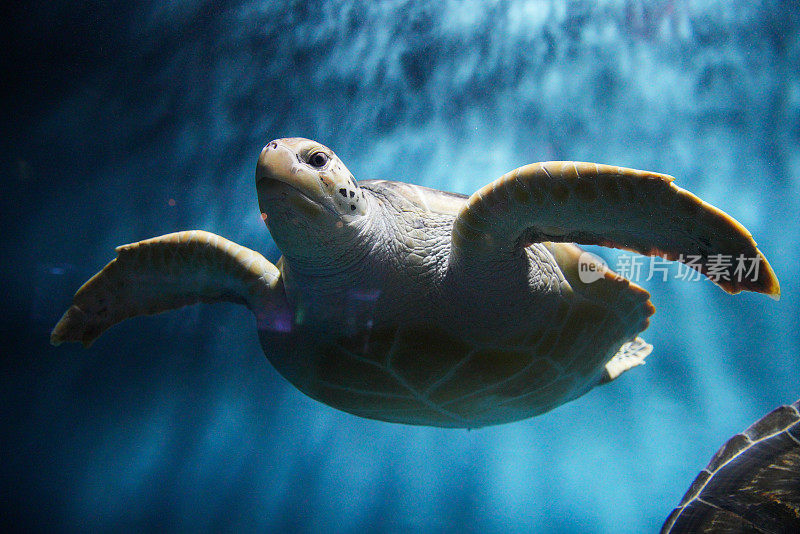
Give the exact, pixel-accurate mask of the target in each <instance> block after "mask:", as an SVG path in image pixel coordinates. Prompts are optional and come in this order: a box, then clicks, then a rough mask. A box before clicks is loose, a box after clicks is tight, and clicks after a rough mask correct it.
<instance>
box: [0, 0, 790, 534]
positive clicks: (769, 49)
mask: <svg viewBox="0 0 800 534" xmlns="http://www.w3.org/2000/svg"><path fill="white" fill-rule="evenodd" d="M7 27H8V30H7V31H6V32H4V34H5V35H3V36H2V37H0V42H2V49H3V51H4V54H3V55H2V57H0V63H2V71H3V78H4V81H3V84H2V85H3V89H2V91H3V106H2V115H0V121H1V122H2V131H3V142H2V145H0V146H2V148H0V151H1V153H0V172H2V179H3V184H4V186H5V187H4V190H3V194H2V210H1V211H0V219H1V220H2V225H3V226H2V228H3V232H4V237H5V242H4V247H3V252H2V254H0V269H2V281H3V299H2V300H0V306H2V310H1V312H2V313H0V325H2V332H3V337H4V340H5V350H4V351H3V352H4V356H3V358H2V361H3V373H2V388H1V390H0V391H1V393H0V401H1V402H2V406H3V439H2V450H3V461H2V463H0V475H2V481H3V499H2V501H3V508H4V511H3V515H4V517H5V523H6V524H9V525H13V526H15V527H17V528H18V529H20V530H23V529H24V530H31V529H46V530H49V531H81V532H84V531H98V530H133V531H142V530H163V529H166V530H231V531H243V530H244V531H252V530H264V531H276V532H287V531H300V532H313V531H320V530H327V531H332V532H358V531H388V532H401V531H403V532H405V531H408V530H409V529H410V530H423V531H433V532H440V531H441V532H447V531H455V530H458V531H463V530H466V531H475V532H509V531H537V532H538V531H541V532H652V531H655V530H657V529H658V527H659V526H660V525H661V523H662V522H663V520H664V519H665V518H666V517H667V515H668V514H669V512H670V511H671V509H672V508H673V507H674V506H675V505H676V504H677V502H678V501H679V499H680V498H681V496H682V495H683V493H684V491H685V490H686V488H687V486H688V484H689V483H690V482H691V481H692V479H693V478H694V477H695V475H696V474H697V472H698V471H699V470H700V469H701V468H702V467H703V466H705V465H706V463H707V462H708V459H709V458H710V457H711V455H712V454H713V453H714V451H716V450H717V448H718V447H719V445H720V444H722V443H723V442H724V441H725V440H726V439H727V438H728V437H730V436H731V435H733V434H734V433H736V432H738V431H740V430H742V429H744V428H745V427H747V426H748V425H749V424H750V423H751V422H753V421H755V420H756V419H758V418H759V417H760V416H761V415H763V414H764V413H766V412H767V411H769V410H771V409H772V408H774V407H775V406H778V405H780V404H787V403H791V402H793V401H795V400H796V399H797V398H798V397H800V385H799V384H800V379H799V377H800V357H799V356H798V353H799V352H798V345H799V344H800V337H798V328H800V321H798V317H799V316H800V307H799V306H798V300H797V295H798V289H799V288H798V279H800V267H798V265H799V263H798V261H797V254H798V249H799V248H800V229H799V228H798V222H797V221H798V217H799V216H800V170H798V169H800V75H799V74H798V73H800V42H799V41H798V35H799V34H800V4H798V3H797V2H792V1H783V2H780V1H763V2H737V3H735V4H734V3H729V2H718V1H711V0H707V1H697V2H681V1H667V0H656V1H652V2H642V1H635V0H604V1H602V2H585V1H572V2H559V1H553V2H551V1H544V0H540V1H533V0H527V1H526V0H505V1H499V0H498V1H490V2H477V1H474V0H462V1H456V0H448V1H445V2H426V1H419V2H410V1H401V0H397V1H392V2H367V1H344V0H335V1H334V0H328V1H316V2H312V1H309V2H302V1H292V2H288V1H287V2H189V1H185V2H126V3H122V2H102V3H101V2H85V3H74V2H47V3H36V2H34V3H29V4H26V5H24V6H20V7H15V8H11V11H10V13H9V15H8V18H7ZM287 136H302V137H308V138H312V139H316V140H318V141H320V142H322V143H324V144H325V145H327V146H329V147H331V148H332V149H333V150H334V151H336V153H337V154H338V155H339V156H340V157H341V158H342V160H343V161H344V162H345V163H346V165H347V166H348V168H349V169H350V170H351V171H352V172H353V174H354V175H355V177H356V178H357V179H373V178H387V179H397V180H402V181H408V182H412V183H416V184H420V185H424V186H428V187H434V188H437V189H445V190H449V191H454V192H459V193H465V194H469V193H471V192H473V191H475V190H477V189H478V188H479V187H481V186H482V185H484V184H486V183H488V182H489V181H491V180H493V179H495V178H496V177H498V176H500V175H501V174H502V173H504V172H506V171H508V170H511V169H513V168H515V167H518V166H520V165H524V164H527V163H531V162H536V161H545V160H561V159H565V160H579V161H596V162H600V163H609V164H613V165H620V166H627V167H633V168H639V169H648V170H653V171H658V172H664V173H668V174H671V175H673V176H675V177H676V182H677V183H678V184H679V185H680V186H681V187H684V188H686V189H689V190H690V191H692V192H694V193H696V194H697V195H699V196H700V197H701V198H703V199H704V200H706V201H707V202H709V203H711V204H713V205H715V206H718V207H720V208H721V209H723V210H725V211H726V212H728V213H730V214H731V215H732V216H734V217H735V218H736V219H737V220H739V221H740V222H742V224H744V225H745V226H746V227H747V228H748V230H750V231H751V232H752V234H753V236H754V237H755V239H756V241H757V242H758V244H759V248H760V249H761V250H762V251H763V252H764V254H765V255H766V257H767V258H768V259H769V260H770V262H771V264H772V266H773V268H774V270H775V272H776V273H777V275H778V278H779V279H780V282H781V288H782V297H781V300H780V301H779V302H775V301H772V300H770V299H768V298H766V297H765V296H763V295H756V294H740V295H736V296H730V295H727V294H725V293H724V292H722V291H721V290H719V288H717V287H715V286H714V285H713V284H712V283H711V282H709V281H707V280H702V281H686V280H677V279H675V278H676V277H675V276H672V275H674V274H675V273H676V272H677V268H676V267H675V266H674V265H673V266H672V267H670V271H669V272H670V273H671V276H669V279H668V280H666V281H664V280H662V279H661V277H660V276H654V277H652V278H653V279H651V280H646V279H645V278H646V276H644V275H646V274H647V273H646V272H645V273H643V276H642V278H641V279H640V280H638V282H639V283H640V284H641V285H642V286H644V287H646V288H647V289H648V290H649V291H650V292H651V293H652V300H653V303H654V304H655V306H656V308H657V312H656V315H655V316H654V317H653V318H652V321H651V325H650V327H649V328H648V330H646V331H645V332H644V334H643V336H644V337H645V338H646V339H647V341H649V342H650V343H652V344H653V345H654V346H655V350H654V352H653V354H652V355H651V356H650V357H649V358H648V360H647V365H645V366H644V367H641V368H637V369H635V370H632V371H631V372H630V373H626V374H625V376H623V377H622V378H620V379H619V380H617V381H615V382H614V383H612V384H611V385H608V386H605V387H602V388H598V389H595V390H593V391H591V392H590V393H588V394H587V395H585V396H583V397H581V398H579V399H577V400H575V401H573V402H571V403H569V404H566V405H564V406H561V407H559V408H557V409H555V410H554V411H552V412H550V413H547V414H545V415H542V416H540V417H537V418H533V419H530V420H526V421H523V422H518V423H512V424H507V425H501V426H496V427H489V428H484V429H479V430H472V431H464V430H448V429H437V428H428V427H411V426H405V425H394V424H389V423H381V422H377V421H370V420H366V419H361V418H358V417H355V416H352V415H348V414H346V413H343V412H339V411H336V410H334V409H332V408H329V407H327V406H325V405H323V404H320V403H318V402H316V401H313V400H311V399H310V398H308V397H306V396H304V395H303V394H301V393H300V392H299V391H297V390H296V389H295V388H294V387H293V386H291V385H290V384H289V383H288V382H286V381H285V380H284V379H283V378H281V376H280V375H278V373H277V372H276V371H275V370H274V369H273V368H272V367H271V366H270V364H269V363H268V362H267V361H265V358H264V354H263V352H262V350H261V347H260V345H259V341H258V336H257V332H256V328H255V321H254V319H253V317H252V316H251V315H250V314H249V313H248V312H247V310H246V309H245V308H243V307H237V306H234V305H232V304H214V305H201V306H194V307H190V308H185V309H182V310H177V311H172V312H168V313H166V314H163V315H159V316H156V317H140V318H136V319H133V320H130V321H127V322H125V323H123V324H120V325H118V326H116V327H114V328H112V329H111V330H109V331H108V332H107V333H106V334H104V335H103V337H101V338H100V339H99V340H98V341H97V342H96V343H95V345H93V346H92V347H91V348H90V349H89V350H85V349H83V348H80V347H77V346H66V345H63V346H61V347H58V348H54V347H51V346H50V345H49V343H48V336H49V331H50V329H51V328H52V326H53V324H54V323H55V322H56V321H57V320H58V318H59V317H60V314H61V313H62V312H63V310H64V309H65V308H66V307H67V306H68V305H69V303H70V299H71V296H72V294H73V292H74V291H75V289H76V288H77V287H78V286H79V285H80V284H81V283H82V282H83V281H84V280H86V279H87V278H89V277H90V276H91V275H92V274H94V273H95V272H96V271H97V270H99V269H100V268H101V267H102V266H103V265H105V263H106V262H107V261H109V260H110V259H111V258H112V257H113V256H114V247H115V246H117V245H120V244H123V243H130V242H134V241H137V240H140V239H145V238H148V237H152V236H156V235H161V234H165V233H169V232H174V231H178V230H186V229H204V230H208V231H211V232H215V233H218V234H220V235H222V236H225V237H227V238H229V239H232V240H234V241H236V242H238V243H240V244H242V245H244V246H247V247H250V248H252V249H254V250H257V251H259V252H261V253H262V254H264V255H265V256H266V257H267V258H268V259H269V260H270V261H273V262H274V261H276V260H277V259H278V257H279V256H280V251H279V250H278V249H277V247H276V246H275V244H274V242H273V241H272V239H271V238H270V236H269V233H268V231H267V230H266V228H265V227H264V224H263V222H262V220H261V218H260V214H259V210H258V204H257V201H256V194H255V188H254V186H253V170H254V168H255V163H256V158H257V157H258V154H259V151H260V150H261V147H263V146H264V145H265V144H266V143H267V142H268V141H270V140H271V139H274V138H277V137H287ZM592 251H593V252H596V253H598V254H601V255H602V256H603V257H604V258H605V259H606V260H607V261H608V262H609V264H610V265H611V266H612V267H614V265H615V262H616V263H618V258H619V257H620V256H619V253H618V252H615V251H609V250H603V249H600V248H597V247H592ZM646 265H647V264H645V266H646ZM645 271H646V268H645Z"/></svg>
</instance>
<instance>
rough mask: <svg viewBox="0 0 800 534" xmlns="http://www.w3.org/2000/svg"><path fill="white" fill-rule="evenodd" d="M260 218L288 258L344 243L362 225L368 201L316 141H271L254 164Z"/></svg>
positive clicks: (333, 156)
mask: <svg viewBox="0 0 800 534" xmlns="http://www.w3.org/2000/svg"><path fill="white" fill-rule="evenodd" d="M256 189H257V190H258V205H259V208H260V209H261V217H262V219H264V222H265V223H266V224H267V227H268V228H269V230H270V233H271V234H272V237H273V239H275V243H276V244H277V245H278V247H279V248H280V249H281V251H282V252H283V253H284V255H286V256H287V257H290V258H298V259H301V258H307V259H309V260H311V259H314V258H315V257H318V256H319V255H320V254H326V253H328V252H326V251H331V252H333V251H332V250H331V247H334V249H335V248H337V247H338V246H346V245H347V243H348V242H351V241H352V239H353V238H354V234H358V233H359V231H360V229H361V228H363V226H364V224H365V220H366V219H367V217H365V216H366V215H367V211H368V207H369V206H368V202H367V201H368V199H367V198H366V197H365V195H364V191H363V190H362V189H361V188H360V187H359V186H358V184H357V183H356V181H355V179H354V178H353V175H352V174H351V173H350V171H349V170H348V169H347V167H345V165H344V163H342V161H341V160H340V159H339V158H338V157H337V156H336V154H334V152H333V151H332V150H331V149H330V148H328V147H326V146H324V145H322V144H320V143H317V142H316V141H312V140H310V139H303V138H300V137H292V138H286V139H276V140H274V141H270V142H269V143H268V144H267V146H265V147H264V149H263V150H262V151H261V155H260V156H259V158H258V165H257V166H256Z"/></svg>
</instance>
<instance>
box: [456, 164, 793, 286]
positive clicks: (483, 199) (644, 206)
mask: <svg viewBox="0 0 800 534" xmlns="http://www.w3.org/2000/svg"><path fill="white" fill-rule="evenodd" d="M672 181H673V178H672V177H671V176H667V175H664V174H657V173H653V172H645V171H637V170H634V169H626V168H622V167H612V166H609V165H598V164H595V163H580V162H574V161H550V162H545V163H534V164H531V165H526V166H524V167H520V168H519V169H516V170H514V171H511V172H509V173H507V174H505V175H503V176H502V177H500V178H499V179H497V180H495V181H494V182H492V183H490V184H488V185H487V186H485V187H483V188H482V189H480V190H479V191H477V192H476V193H475V194H473V195H472V196H471V197H470V198H469V200H468V201H467V203H466V205H465V206H464V207H463V208H462V209H461V212H460V213H459V215H458V217H457V218H456V221H455V223H454V224H453V251H452V257H453V258H454V260H455V261H456V262H459V261H461V262H467V263H470V262H474V261H478V262H479V263H486V262H490V261H492V260H495V259H500V258H502V257H503V256H507V255H513V254H519V253H520V250H521V249H522V248H524V247H526V246H528V245H530V244H532V243H536V242H545V241H550V242H562V243H564V242H573V243H579V244H585V245H602V246H607V247H613V248H621V249H626V250H631V251H634V252H638V253H639V254H645V255H648V256H662V257H665V258H667V259H670V260H678V261H682V262H683V263H685V264H687V265H688V266H690V267H693V268H694V269H696V270H698V271H700V272H702V273H703V274H705V275H706V276H708V277H709V278H711V279H712V280H713V281H714V282H715V283H716V284H718V285H719V286H721V287H722V288H723V289H724V290H725V291H727V292H729V293H738V292H740V291H742V290H748V291H757V292H759V293H766V294H768V295H770V296H772V297H774V298H777V297H778V296H779V295H780V287H779V285H778V280H777V278H776V277H775V273H774V272H773V271H772V268H771V267H770V265H769V263H768V262H767V260H766V258H765V257H764V255H763V254H761V252H760V251H759V250H758V248H757V247H756V243H755V241H753V238H752V237H751V235H750V233H749V232H748V231H747V230H746V229H745V228H744V226H742V225H741V224H740V223H739V222H737V221H736V220H735V219H733V218H732V217H731V216H729V215H728V214H726V213H725V212H723V211H722V210H719V209H717V208H715V207H714V206H711V205H710V204H707V203H706V202H703V201H702V200H700V199H699V198H697V197H696V196H695V195H693V194H692V193H690V192H688V191H686V190H684V189H681V188H680V187H677V186H676V185H675V184H673V183H672Z"/></svg>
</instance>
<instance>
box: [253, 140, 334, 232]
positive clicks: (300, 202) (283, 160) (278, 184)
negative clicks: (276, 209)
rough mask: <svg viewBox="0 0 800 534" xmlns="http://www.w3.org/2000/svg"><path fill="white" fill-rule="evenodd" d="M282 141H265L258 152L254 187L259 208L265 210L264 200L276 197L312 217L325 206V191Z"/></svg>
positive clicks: (267, 201) (272, 200)
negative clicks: (259, 152)
mask: <svg viewBox="0 0 800 534" xmlns="http://www.w3.org/2000/svg"><path fill="white" fill-rule="evenodd" d="M282 141H283V140H280V139H278V140H275V141H271V142H269V143H268V144H267V146H265V147H264V148H263V149H262V150H261V154H260V155H259V156H258V163H257V164H256V189H257V191H258V201H259V207H260V208H261V212H262V213H264V214H266V213H267V209H268V204H272V203H274V202H276V201H278V202H282V203H283V202H288V204H289V205H291V206H293V207H294V208H295V209H296V210H299V211H300V212H301V213H303V214H305V215H306V216H314V217H316V216H318V215H319V214H320V213H321V212H322V211H323V210H324V209H325V208H327V206H325V205H324V199H325V197H326V195H325V192H324V191H323V190H322V188H321V186H320V184H319V180H318V178H317V177H316V176H315V175H314V173H311V172H308V170H307V169H305V168H304V166H303V165H302V163H301V162H300V161H299V160H298V156H297V152H296V150H293V149H292V147H291V146H288V145H287V144H285V143H283V142H282ZM328 209H330V208H328ZM262 217H264V216H263V215H262Z"/></svg>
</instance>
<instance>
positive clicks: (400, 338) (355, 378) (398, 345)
mask: <svg viewBox="0 0 800 534" xmlns="http://www.w3.org/2000/svg"><path fill="white" fill-rule="evenodd" d="M643 304H644V303H642V302H641V301H640V302H639V303H638V306H642V305H643ZM647 305H649V302H647ZM551 317H552V320H551V321H550V322H549V324H548V325H547V326H546V327H537V328H531V329H525V328H520V329H519V330H518V331H517V332H516V333H515V335H514V336H510V337H506V338H502V339H496V340H492V341H490V340H487V339H483V340H477V339H475V338H474V337H473V336H471V335H470V333H469V332H468V331H464V330H462V331H454V330H453V329H452V328H451V327H450V326H449V325H446V324H439V323H436V322H432V321H431V322H428V323H425V324H422V323H416V324H415V323H409V324H395V325H390V326H386V325H379V326H374V325H372V324H371V323H370V322H368V323H365V324H362V325H360V327H358V328H355V329H353V330H352V331H350V332H348V333H346V334H343V335H338V336H337V335H333V334H331V333H330V332H321V331H319V330H316V329H314V328H313V327H312V326H309V325H308V324H307V323H305V322H304V321H298V320H297V317H293V318H292V317H286V318H285V319H284V321H283V322H282V323H281V324H282V327H281V328H275V327H274V323H270V322H267V323H262V324H261V328H260V330H259V336H260V340H261V343H262V346H263V349H264V352H265V354H266V355H267V357H268V359H269V360H270V361H271V362H272V364H273V365H274V366H275V367H276V368H277V369H278V371H279V372H280V373H281V374H282V375H283V376H284V377H285V378H287V379H288V380H289V381H290V382H292V383H293V384H294V385H295V386H297V387H298V388H299V389H300V390H301V391H303V392H304V393H306V394H307V395H309V396H310V397H312V398H314V399H317V400H319V401H321V402H323V403H325V404H328V405H330V406H333V407H335V408H338V409H340V410H344V411H346V412H349V413H352V414H355V415H359V416H362V417H367V418H371V419H379V420H383V421H390V422H397V423H406V424H413V425H432V426H441V427H457V428H477V427H482V426H487V425H492V424H500V423H506V422H510V421H515V420H520V419H525V418H528V417H531V416H534V415H538V414H541V413H543V412H546V411H548V410H551V409H553V408H555V407H557V406H559V405H561V404H563V403H564V402H567V401H569V400H572V399H574V398H576V397H578V396H580V395H582V394H584V393H586V392H587V391H589V390H590V389H591V388H593V387H594V386H595V385H597V384H598V383H599V382H600V379H601V375H602V372H603V370H604V366H605V364H606V363H607V362H608V361H609V360H610V359H611V357H612V356H613V355H614V353H615V352H616V351H617V350H618V349H619V347H620V346H621V345H622V343H623V342H624V341H626V340H628V339H630V338H631V337H632V336H634V335H635V334H636V333H637V332H639V331H640V330H641V329H643V326H644V325H643V324H641V323H638V324H633V323H632V322H631V321H629V320H626V317H624V316H620V315H617V314H616V313H612V312H611V311H609V309H607V308H605V307H603V306H600V305H597V304H595V303H592V302H589V301H586V300H583V299H575V300H574V301H571V302H570V301H569V300H563V301H561V302H560V303H559V304H558V306H557V311H556V312H555V313H554V314H553V315H552V316H551Z"/></svg>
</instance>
